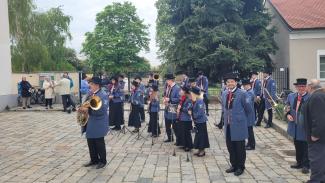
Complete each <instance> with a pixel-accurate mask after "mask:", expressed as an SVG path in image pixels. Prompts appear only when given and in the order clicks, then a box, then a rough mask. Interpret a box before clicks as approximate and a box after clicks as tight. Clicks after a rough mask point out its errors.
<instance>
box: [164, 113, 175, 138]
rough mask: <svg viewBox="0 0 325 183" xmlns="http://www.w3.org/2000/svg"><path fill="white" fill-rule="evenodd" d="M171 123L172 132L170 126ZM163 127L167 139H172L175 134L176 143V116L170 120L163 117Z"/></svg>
mask: <svg viewBox="0 0 325 183" xmlns="http://www.w3.org/2000/svg"><path fill="white" fill-rule="evenodd" d="M172 125H173V134H172V129H171V127H172ZM165 127H166V134H167V137H168V140H174V135H175V136H176V143H177V127H176V118H175V119H173V120H171V119H167V118H165Z"/></svg>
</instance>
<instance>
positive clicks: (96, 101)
mask: <svg viewBox="0 0 325 183" xmlns="http://www.w3.org/2000/svg"><path fill="white" fill-rule="evenodd" d="M80 107H84V108H91V109H92V110H94V111H97V110H99V109H100V108H101V107H102V100H101V99H100V98H99V97H98V96H96V95H95V96H92V97H90V98H89V99H88V100H86V101H85V102H84V103H82V104H81V105H80ZM88 119H89V114H88V112H87V113H83V112H78V113H77V123H78V124H79V125H80V126H86V124H87V122H88Z"/></svg>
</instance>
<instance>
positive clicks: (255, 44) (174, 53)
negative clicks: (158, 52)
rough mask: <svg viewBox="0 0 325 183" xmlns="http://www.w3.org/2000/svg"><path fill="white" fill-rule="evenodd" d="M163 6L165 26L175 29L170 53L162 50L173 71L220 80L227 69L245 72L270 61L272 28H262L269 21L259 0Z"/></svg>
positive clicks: (177, 1) (196, 0)
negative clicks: (174, 68) (183, 71)
mask: <svg viewBox="0 0 325 183" xmlns="http://www.w3.org/2000/svg"><path fill="white" fill-rule="evenodd" d="M166 1H167V0H158V2H160V3H163V2H166ZM168 5H169V6H166V7H169V9H167V10H164V11H167V12H170V16H169V17H170V18H169V20H168V24H169V25H171V26H172V27H173V28H174V29H175V32H174V33H173V34H170V36H173V40H174V42H173V43H172V44H170V46H169V48H168V50H169V51H171V53H170V52H166V53H168V54H170V55H171V56H169V55H168V56H167V58H168V62H170V63H174V64H176V65H177V67H178V68H179V69H182V70H183V69H184V68H185V69H187V70H188V71H190V72H193V73H195V69H196V70H198V69H200V70H204V71H205V72H206V73H208V74H209V75H210V76H212V77H211V78H221V76H222V75H223V74H224V73H226V72H229V71H234V70H236V71H239V72H240V73H242V74H243V75H247V73H248V72H249V71H250V70H252V69H261V68H262V67H263V66H265V65H271V63H270V62H271V59H270V58H269V54H270V53H274V52H275V50H276V48H277V47H276V45H275V42H274V40H273V34H274V33H275V30H274V29H273V28H271V29H268V28H267V27H268V25H269V23H270V20H271V19H270V16H269V14H267V12H266V11H265V9H264V6H263V1H262V0H192V1H187V0H168ZM160 10H163V9H160ZM158 12H159V11H158ZM161 15H163V13H161V14H159V13H158V19H157V20H158V21H161ZM164 22H166V21H164ZM157 25H159V23H157ZM193 68H195V69H193Z"/></svg>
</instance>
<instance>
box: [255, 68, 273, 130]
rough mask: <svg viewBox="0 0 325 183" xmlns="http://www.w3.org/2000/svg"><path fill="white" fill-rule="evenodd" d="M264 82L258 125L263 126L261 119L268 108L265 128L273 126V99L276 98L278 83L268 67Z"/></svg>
mask: <svg viewBox="0 0 325 183" xmlns="http://www.w3.org/2000/svg"><path fill="white" fill-rule="evenodd" d="M263 77H264V80H263V83H262V90H261V101H260V112H259V113H258V120H257V122H256V126H261V121H262V119H263V116H264V111H265V109H266V110H267V114H268V120H267V124H266V126H265V128H270V127H272V119H273V106H272V101H275V100H276V84H275V81H274V80H273V79H272V69H270V68H266V69H265V70H264V71H263Z"/></svg>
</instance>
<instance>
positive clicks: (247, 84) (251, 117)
mask: <svg viewBox="0 0 325 183" xmlns="http://www.w3.org/2000/svg"><path fill="white" fill-rule="evenodd" d="M242 85H243V87H244V90H246V92H247V98H246V100H248V102H249V105H250V107H251V109H252V110H251V111H252V112H251V113H249V114H247V125H248V141H247V145H246V150H255V143H256V142H255V136H254V130H253V126H254V124H255V120H256V119H255V112H254V111H255V110H254V100H255V95H254V90H253V89H252V85H251V81H250V80H249V79H244V80H242Z"/></svg>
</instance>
